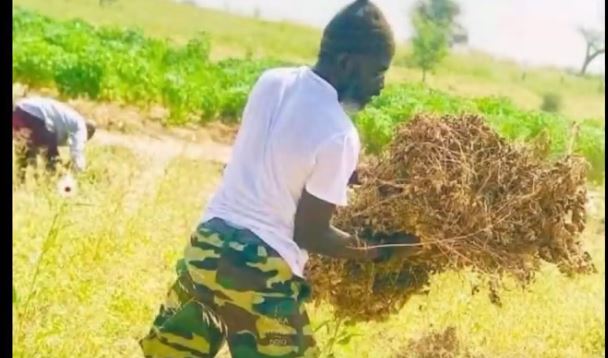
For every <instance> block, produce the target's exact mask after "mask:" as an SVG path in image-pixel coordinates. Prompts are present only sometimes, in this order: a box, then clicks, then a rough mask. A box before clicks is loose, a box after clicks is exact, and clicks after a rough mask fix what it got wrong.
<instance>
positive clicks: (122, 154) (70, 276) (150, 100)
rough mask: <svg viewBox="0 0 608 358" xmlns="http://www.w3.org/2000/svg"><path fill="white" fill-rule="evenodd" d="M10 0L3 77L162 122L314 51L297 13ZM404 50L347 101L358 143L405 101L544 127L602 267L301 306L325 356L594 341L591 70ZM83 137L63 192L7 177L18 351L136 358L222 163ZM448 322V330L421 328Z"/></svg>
mask: <svg viewBox="0 0 608 358" xmlns="http://www.w3.org/2000/svg"><path fill="white" fill-rule="evenodd" d="M13 4H14V6H16V7H17V8H18V9H19V10H18V11H16V12H15V14H14V15H13V24H14V25H15V24H16V26H15V33H14V37H13V75H14V81H16V82H20V83H25V84H28V85H29V86H30V87H31V88H32V89H34V90H40V89H43V88H44V89H45V90H47V89H50V90H51V91H53V92H54V93H57V94H58V95H59V96H62V97H64V98H77V97H85V98H87V99H86V100H87V101H90V102H91V103H92V104H93V105H95V101H97V102H106V103H111V104H112V105H116V106H115V108H118V110H119V109H120V105H122V104H124V105H129V106H130V107H129V108H136V110H137V111H141V113H145V112H146V111H148V110H149V109H150V108H151V107H153V106H157V105H160V106H162V107H164V108H165V109H167V111H168V113H169V114H168V115H167V116H166V117H164V118H163V119H162V121H163V124H171V125H183V124H193V123H194V124H197V125H198V124H204V123H208V122H210V121H215V122H222V123H228V124H229V125H231V126H233V125H235V124H238V120H239V114H240V111H241V110H242V106H243V104H244V101H245V100H246V97H247V93H248V91H249V88H250V86H251V85H252V84H253V82H254V81H255V79H256V78H257V76H258V75H259V73H260V72H261V71H262V70H263V69H265V68H268V67H272V66H274V65H276V64H278V63H310V62H312V61H314V56H315V52H316V47H317V45H318V42H319V36H320V31H319V30H316V29H311V28H308V27H305V26H297V25H292V24H286V23H272V22H265V21H260V20H255V19H248V18H243V17H238V16H233V15H228V14H225V13H222V12H218V11H211V10H203V9H198V8H195V7H193V6H190V5H179V4H175V3H172V2H169V1H163V0H147V1H143V0H132V1H124V0H123V1H121V0H119V1H117V2H115V3H113V4H111V5H110V6H105V7H100V6H99V3H98V1H90V0H46V1H41V0H15V1H14V2H13ZM17 8H14V10H16V9H17ZM24 9H25V10H26V11H25V12H24ZM44 16H48V18H47V17H44ZM74 18H79V19H81V20H79V21H71V20H72V19H74ZM67 20H70V21H67ZM123 27H127V28H128V29H125V28H123ZM133 28H139V29H141V31H132V30H129V29H133ZM200 31H204V32H205V33H206V34H205V35H200ZM164 39H170V40H169V41H165V40H164ZM407 52H408V49H407V47H406V46H402V47H400V48H399V51H398V56H397V58H396V60H395V66H394V67H393V68H392V69H391V72H390V73H389V86H388V87H387V89H386V90H385V92H384V93H383V95H382V96H380V97H378V98H376V99H375V100H374V101H373V102H372V104H371V105H370V106H369V108H368V109H366V110H365V111H364V112H362V113H361V114H359V115H358V116H357V118H356V122H357V125H358V127H359V129H360V132H361V135H362V138H363V141H364V144H365V149H366V150H367V151H368V152H377V151H380V150H381V149H382V147H383V146H384V145H385V144H386V143H387V142H388V141H389V140H390V138H391V136H392V131H393V129H394V128H395V126H397V125H399V123H402V122H404V121H407V120H409V119H410V118H411V117H412V116H413V115H414V114H415V113H419V112H435V113H441V114H455V113H460V112H462V111H468V112H475V113H479V114H482V115H484V117H486V119H487V121H488V123H489V124H490V125H491V126H492V127H493V128H495V129H496V130H497V131H498V132H499V133H500V134H501V135H503V136H504V137H506V138H507V139H509V140H510V141H511V142H515V143H526V144H528V145H536V144H538V143H539V142H541V141H542V140H546V139H548V140H549V141H548V143H547V144H548V153H547V155H548V158H549V159H550V158H552V157H557V156H561V155H564V154H567V153H569V152H570V151H572V152H574V153H577V154H580V155H583V156H584V157H585V158H586V159H587V160H588V162H589V163H590V164H591V170H590V172H589V179H590V180H592V181H593V184H594V185H590V189H591V190H592V191H593V192H594V193H599V199H598V200H596V201H594V204H595V205H599V208H598V209H597V210H595V211H594V212H592V213H590V215H589V220H588V226H587V229H586V231H585V233H584V238H583V239H584V244H585V246H586V248H587V249H589V251H590V253H591V255H592V257H593V259H594V262H595V264H596V266H597V268H598V271H599V272H598V273H596V274H592V275H586V276H578V277H574V278H567V277H565V276H563V275H561V274H559V272H557V270H556V269H555V268H554V267H548V266H547V267H544V268H543V270H542V271H541V272H540V273H539V275H538V276H537V279H536V281H535V282H534V283H533V284H532V285H531V286H530V287H529V288H528V289H527V290H525V291H524V290H522V289H521V288H519V287H517V286H516V285H515V284H514V283H512V282H510V281H507V284H508V287H507V288H508V290H506V291H503V292H502V302H503V306H502V307H497V306H495V305H493V304H491V303H490V300H489V298H488V290H487V287H482V289H481V291H479V292H478V293H477V294H472V292H471V290H472V283H471V282H470V277H469V276H468V275H466V274H464V273H454V272H448V273H445V274H441V275H438V276H436V277H434V278H433V280H432V282H431V286H430V291H429V293H428V295H425V296H418V297H414V298H413V299H412V300H411V301H410V302H408V304H407V305H406V307H404V309H403V310H402V311H401V312H400V313H399V314H397V315H395V316H393V317H391V319H390V320H389V321H387V322H382V323H366V324H358V325H355V326H343V325H338V324H337V322H335V321H334V320H333V319H332V315H331V311H330V308H329V307H327V306H321V307H309V311H310V315H311V320H312V323H313V327H314V328H315V329H316V330H317V331H316V338H317V341H318V344H319V346H320V347H321V349H322V350H323V352H324V355H323V357H328V358H329V357H335V358H341V357H345V358H346V357H369V358H375V357H379V358H384V357H394V358H399V357H412V358H425V357H429V358H434V357H487V358H489V357H499V358H520V357H521V358H524V357H525V358H528V357H532V358H534V357H543V358H544V357H547V358H554V357H564V358H566V357H567V358H570V357H575V358H579V357H580V358H587V357H603V356H605V343H604V339H605V330H604V324H605V318H604V313H605V303H604V301H605V293H604V278H605V254H604V251H605V241H604V222H603V220H604V217H603V205H604V194H603V192H604V184H603V183H604V180H605V179H604V172H605V167H604V158H605V149H604V145H605V139H604V134H605V125H604V92H603V89H602V90H600V89H599V86H600V80H599V79H598V78H595V77H585V78H582V77H577V76H573V75H569V74H566V73H564V72H561V71H558V70H552V69H535V70H528V71H526V72H527V73H526V76H525V79H522V74H523V72H524V70H523V69H522V68H520V67H518V66H517V65H515V64H512V63H508V62H504V61H497V60H494V59H492V58H491V57H489V56H486V55H483V54H478V53H473V54H468V55H452V56H450V57H448V59H447V60H446V61H445V62H444V63H443V64H442V65H441V66H440V68H439V69H438V71H437V73H436V74H435V75H432V76H430V78H429V79H428V80H429V81H428V82H429V83H428V86H423V85H421V84H420V83H419V80H420V73H419V72H418V71H417V70H415V69H411V68H408V67H407V66H405V55H406V54H407ZM549 92H555V93H557V94H558V95H559V96H561V98H562V102H563V107H562V110H561V112H560V113H557V114H553V113H545V112H542V111H540V110H539V106H540V103H541V98H542V96H543V95H544V94H546V93H549ZM85 114H87V115H88V114H89V113H85ZM141 117H145V116H143V115H142V116H141ZM138 118H139V117H138ZM577 128H578V129H577ZM574 133H576V137H575V138H574V139H572V138H571V137H572V135H573V134H574ZM100 135H101V134H100ZM135 135H139V137H138V139H141V140H142V141H144V142H145V140H146V137H145V136H143V135H142V134H141V133H138V134H135ZM98 143H99V142H96V140H95V139H94V140H93V141H92V143H91V145H90V146H88V147H87V158H88V160H87V161H88V162H89V163H90V164H89V165H90V167H89V169H88V170H87V172H86V173H84V174H83V175H82V176H81V177H79V178H78V182H79V188H78V192H77V194H76V195H75V196H73V197H67V198H66V197H62V196H60V195H59V194H58V193H57V189H56V187H55V183H56V179H57V178H46V177H44V176H42V177H41V178H39V179H38V180H34V179H32V178H30V179H31V180H29V181H28V182H27V183H26V184H25V185H19V186H16V185H14V186H13V196H14V200H13V286H14V289H13V290H14V291H13V355H14V356H15V357H23V358H30V357H53V358H55V357H58V358H62V357H66V358H67V357H108V358H115V357H141V355H140V354H141V353H140V351H139V348H138V345H137V339H139V338H140V337H141V336H143V335H144V334H145V333H146V332H147V330H148V329H149V327H150V323H151V321H152V319H153V317H154V315H155V313H156V311H157V309H158V305H159V304H160V303H161V302H162V299H163V297H164V294H165V292H166V290H167V288H168V286H169V285H170V284H171V282H172V280H173V279H174V265H175V261H176V260H177V259H178V258H179V257H180V254H181V250H182V248H183V247H184V245H185V243H186V240H187V238H188V237H189V234H190V230H191V229H192V228H193V226H194V224H195V223H196V221H197V219H198V218H199V215H200V211H201V209H202V206H203V205H204V202H205V201H206V200H207V198H208V197H209V195H210V194H211V193H212V192H213V190H214V189H215V187H216V185H217V184H218V182H219V179H220V174H221V170H222V165H221V164H217V163H214V162H208V161H204V160H195V159H192V155H186V153H185V149H186V147H187V144H186V143H185V142H184V143H183V145H184V153H181V154H177V155H173V154H168V153H169V152H174V151H175V150H174V151H167V150H166V148H163V147H162V146H158V145H157V143H156V144H153V143H152V142H151V143H150V144H149V145H146V144H145V143H143V144H142V143H140V146H139V147H138V148H135V146H133V145H130V144H133V143H129V140H128V137H126V139H125V143H124V146H104V145H101V144H98ZM170 145H171V144H170ZM142 148H146V149H150V150H151V152H147V151H146V152H144V151H142V150H141V149H142ZM173 149H175V148H173ZM49 179H51V180H49ZM446 329H450V330H449V332H452V333H453V335H448V336H447V337H445V336H444V337H439V338H437V339H435V340H434V341H433V340H432V339H429V338H430V337H433V334H435V333H440V332H443V331H445V330H446ZM442 349H444V350H445V351H446V352H445V355H440V352H441V351H442ZM226 356H227V355H226V352H224V353H223V355H222V357H226Z"/></svg>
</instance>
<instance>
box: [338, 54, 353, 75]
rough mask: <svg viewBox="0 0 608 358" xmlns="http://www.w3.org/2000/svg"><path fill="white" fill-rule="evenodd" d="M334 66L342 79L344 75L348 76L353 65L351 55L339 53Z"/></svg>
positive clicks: (351, 71)
mask: <svg viewBox="0 0 608 358" xmlns="http://www.w3.org/2000/svg"><path fill="white" fill-rule="evenodd" d="M336 66H337V68H338V70H339V72H340V75H341V77H342V78H341V79H344V78H345V77H350V75H351V73H353V70H354V67H355V63H354V58H353V56H352V55H349V54H346V53H341V54H339V55H337V56H336Z"/></svg>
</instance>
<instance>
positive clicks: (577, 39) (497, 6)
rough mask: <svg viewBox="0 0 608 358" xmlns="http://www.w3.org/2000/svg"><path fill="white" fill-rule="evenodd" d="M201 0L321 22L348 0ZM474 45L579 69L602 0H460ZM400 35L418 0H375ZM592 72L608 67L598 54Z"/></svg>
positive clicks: (528, 61) (405, 34)
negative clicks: (586, 30) (584, 29)
mask: <svg viewBox="0 0 608 358" xmlns="http://www.w3.org/2000/svg"><path fill="white" fill-rule="evenodd" d="M194 2H196V3H197V4H198V5H200V6H204V7H211V8H216V9H221V10H228V11H230V12H233V13H238V14H243V15H250V16H251V15H252V14H253V13H254V12H255V10H256V8H257V9H259V13H260V15H261V17H263V18H266V19H269V20H288V21H295V22H299V23H303V24H308V25H312V26H315V27H319V28H322V27H324V26H325V25H326V24H327V22H329V20H330V19H331V17H332V16H333V15H334V14H335V13H336V12H337V11H338V10H339V9H340V8H342V7H343V6H345V5H346V4H348V3H350V1H349V0H194ZM457 2H458V3H459V4H460V6H461V9H462V14H461V16H460V18H459V19H460V22H461V24H463V25H464V27H465V28H466V29H467V30H468V34H469V47H471V48H474V49H477V50H481V51H484V52H487V53H489V54H491V55H493V56H496V57H499V58H506V59H510V60H514V61H516V62H518V63H520V64H522V65H529V66H539V65H540V66H544V65H550V66H557V67H564V68H574V69H579V68H580V66H581V65H582V62H583V59H584V55H585V41H584V40H583V38H582V36H581V35H580V34H579V33H578V31H577V29H578V28H579V27H580V26H585V27H588V28H594V29H602V30H603V29H604V24H603V22H604V15H603V14H604V11H605V9H604V3H603V0H457ZM374 3H376V4H377V5H378V6H379V7H380V8H381V9H382V10H383V12H384V14H385V15H386V17H387V19H388V21H389V23H390V24H391V25H392V27H393V30H394V32H395V35H396V36H397V38H398V39H400V40H401V41H407V39H408V38H409V37H411V35H412V30H411V27H410V24H409V20H408V13H409V11H410V10H411V8H412V7H413V5H414V3H415V0H375V1H374ZM589 70H590V72H596V73H597V72H601V73H603V72H604V57H603V56H601V57H598V58H597V59H596V60H595V61H594V62H593V63H592V65H591V66H590V68H589Z"/></svg>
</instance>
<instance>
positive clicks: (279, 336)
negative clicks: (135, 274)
mask: <svg viewBox="0 0 608 358" xmlns="http://www.w3.org/2000/svg"><path fill="white" fill-rule="evenodd" d="M309 295H310V289H309V286H308V284H307V283H306V282H305V281H304V280H303V279H301V278H299V277H297V276H294V275H293V274H292V273H291V270H290V268H289V266H288V265H287V263H286V262H285V261H284V260H283V259H282V258H281V257H280V256H279V255H278V254H277V252H276V251H274V250H272V249H271V248H270V247H269V246H267V245H266V244H265V243H264V242H263V241H261V240H260V239H259V238H258V237H257V236H255V235H254V234H253V233H252V232H251V231H249V230H237V229H234V228H232V227H230V226H228V225H226V223H225V222H224V221H222V220H219V219H213V220H210V221H209V222H206V223H204V224H202V225H200V226H199V227H198V229H197V231H196V232H195V233H194V234H193V235H192V237H191V240H190V244H189V245H188V246H187V247H186V249H185V252H184V260H182V261H181V262H180V263H178V279H177V281H176V282H175V283H174V284H173V286H172V287H171V289H170V290H169V293H168V295H167V298H166V302H165V304H163V305H161V308H160V312H159V313H158V315H157V317H156V319H155V320H154V323H153V327H152V329H151V330H150V332H149V333H148V335H147V336H146V337H144V338H143V339H142V340H141V341H140V345H141V347H142V349H143V352H144V355H145V357H154V358H161V357H162V358H169V357H170V358H181V357H214V356H215V355H216V354H217V352H218V351H219V350H220V348H221V347H222V346H223V344H224V342H225V341H226V342H227V343H228V346H229V348H230V353H231V355H232V357H235V358H255V357H316V356H318V352H317V349H316V347H315V341H314V339H313V337H312V332H311V329H310V325H309V321H308V316H307V314H306V311H305V310H304V305H303V303H304V301H305V300H306V299H307V298H308V297H309Z"/></svg>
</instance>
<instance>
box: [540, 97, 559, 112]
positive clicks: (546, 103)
mask: <svg viewBox="0 0 608 358" xmlns="http://www.w3.org/2000/svg"><path fill="white" fill-rule="evenodd" d="M561 108H562V97H561V96H560V95H559V94H557V93H552V92H551V93H545V94H543V103H542V104H541V106H540V109H541V110H543V111H545V112H549V113H558V112H559V111H560V109H561Z"/></svg>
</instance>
